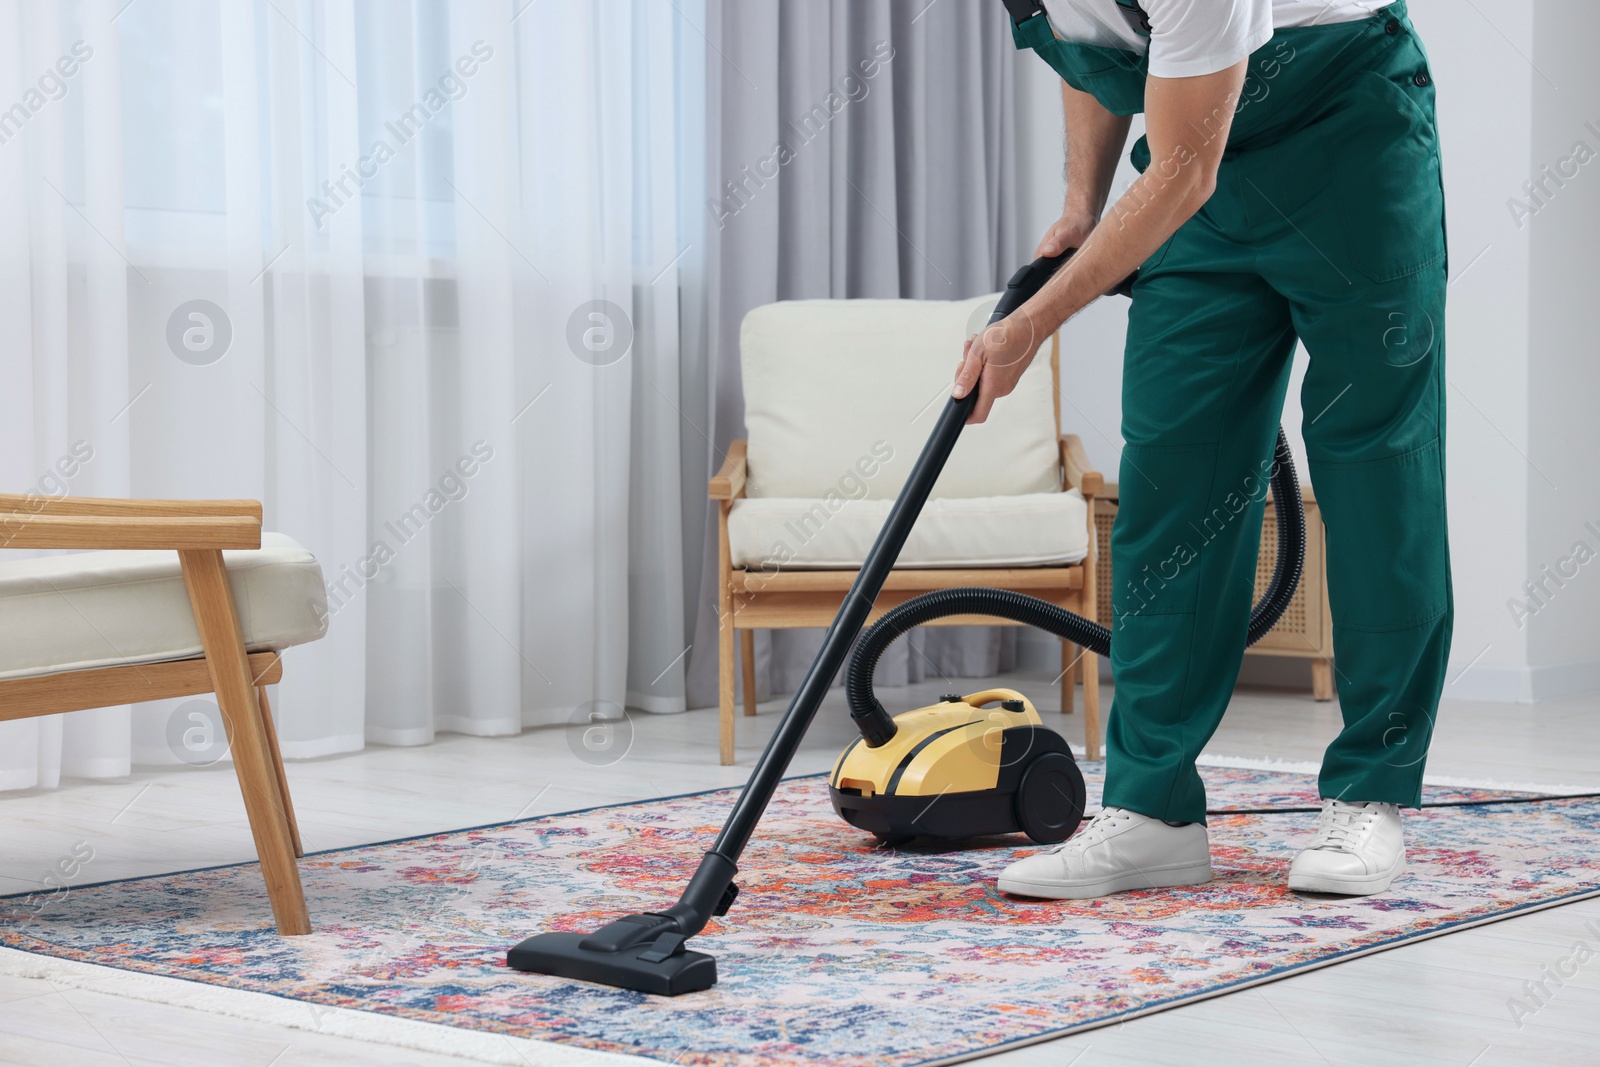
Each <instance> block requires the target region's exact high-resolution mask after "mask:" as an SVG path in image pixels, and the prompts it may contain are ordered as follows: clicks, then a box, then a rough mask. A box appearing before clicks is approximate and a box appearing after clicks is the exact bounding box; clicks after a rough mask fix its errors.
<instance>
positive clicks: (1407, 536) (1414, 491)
mask: <svg viewBox="0 0 1600 1067" xmlns="http://www.w3.org/2000/svg"><path fill="white" fill-rule="evenodd" d="M1440 446H1441V443H1440V442H1439V441H1438V440H1434V441H1432V442H1430V443H1429V444H1427V445H1424V446H1423V447H1421V448H1418V449H1416V450H1415V451H1412V452H1408V453H1405V454H1404V455H1400V456H1395V457H1393V458H1391V459H1384V460H1378V461H1375V462H1371V463H1360V464H1349V465H1346V464H1342V463H1327V462H1317V461H1312V463H1311V479H1312V484H1313V486H1314V487H1315V490H1316V494H1317V500H1318V502H1319V504H1320V505H1321V509H1322V515H1323V520H1324V521H1325V523H1326V524H1327V530H1328V548H1327V556H1328V600H1329V605H1330V606H1331V607H1332V609H1333V621H1334V625H1335V626H1336V627H1338V628H1348V629H1353V630H1368V631H1391V630H1403V629H1407V628H1409V627H1412V626H1416V625H1418V624H1419V623H1422V622H1426V621H1427V620H1429V619H1433V618H1436V617H1438V616H1439V615H1441V614H1443V612H1444V611H1445V609H1446V608H1447V607H1448V606H1449V603H1450V591H1449V590H1450V577H1449V575H1450V571H1449V554H1450V548H1449V538H1448V534H1447V531H1446V525H1445V495H1444V465H1443V463H1442V462H1441V459H1440V455H1439V449H1440Z"/></svg>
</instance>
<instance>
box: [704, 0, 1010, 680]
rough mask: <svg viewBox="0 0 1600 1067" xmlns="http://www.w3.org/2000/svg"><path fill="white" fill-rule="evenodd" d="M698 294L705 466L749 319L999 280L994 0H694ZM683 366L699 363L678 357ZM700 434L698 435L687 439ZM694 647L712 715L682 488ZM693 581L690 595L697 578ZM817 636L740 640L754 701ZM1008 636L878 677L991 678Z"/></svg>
mask: <svg viewBox="0 0 1600 1067" xmlns="http://www.w3.org/2000/svg"><path fill="white" fill-rule="evenodd" d="M705 34H706V40H707V42H708V43H709V44H710V46H711V47H710V48H708V49H707V52H706V89H707V98H708V101H709V106H710V107H711V108H712V115H711V116H710V121H709V124H708V128H709V134H708V137H707V140H708V144H707V146H706V158H707V179H708V180H707V185H708V186H709V187H710V188H711V189H712V191H713V198H712V199H711V200H710V201H709V202H708V203H707V205H706V211H707V216H708V220H707V225H708V229H707V233H708V238H709V247H708V249H707V258H706V262H707V275H706V277H707V295H706V301H705V307H704V314H703V317H701V316H697V315H696V316H688V317H686V323H685V326H686V329H687V331H688V332H689V334H690V336H689V337H686V346H685V352H686V356H685V359H684V367H685V370H684V373H685V375H686V376H687V375H690V374H703V375H704V377H703V378H701V379H700V380H701V381H703V382H705V383H707V385H708V388H707V390H706V391H705V393H704V396H703V407H702V406H701V403H700V402H695V401H692V400H689V399H688V398H689V397H690V396H691V392H692V390H691V389H689V388H688V381H687V380H686V381H685V385H686V389H685V394H684V395H685V397H686V403H687V404H688V405H689V406H688V407H687V408H686V410H685V411H684V415H685V421H686V423H689V424H692V427H691V428H690V429H686V431H685V432H686V434H689V435H691V436H690V437H689V438H686V444H687V446H688V447H689V448H691V449H692V448H694V447H695V444H696V443H695V441H694V440H693V439H692V435H693V434H696V433H702V436H703V440H702V441H700V442H699V446H698V447H699V448H700V449H701V450H702V452H703V453H704V454H705V456H706V464H705V467H706V469H707V470H708V471H709V470H714V469H715V467H716V466H717V465H718V464H719V463H720V462H721V455H722V452H723V450H724V449H725V448H726V447H727V444H728V442H729V441H731V440H733V439H735V438H738V437H740V436H742V435H743V433H744V421H743V407H742V403H741V392H740V380H739V378H740V376H739V348H738V336H739V323H740V320H741V319H742V318H743V317H744V314H745V313H746V312H747V311H749V310H750V309H751V308H753V307H757V306H759V305H761V304H766V303H770V302H772V301H775V300H788V299H803V298H817V297H902V298H922V299H938V300H948V299H958V298H962V297H967V296H974V295H978V294H981V293H985V292H992V291H994V290H995V289H997V288H998V287H999V286H1000V285H1002V284H1003V283H1004V280H1005V278H1006V277H1007V276H1008V275H1009V274H1010V273H1011V271H1012V270H1013V269H1014V268H1015V266H1016V262H1017V259H1018V256H1019V254H1020V253H1021V251H1022V250H1019V249H1018V248H1017V247H1016V239H1015V236H1014V235H1015V233H1016V229H1017V227H1016V225H1015V213H1016V207H1015V205H1016V194H1015V192H1014V189H1015V181H1014V179H1015V173H1014V171H1015V157H1016V146H1015V142H1014V136H1015V135H1014V125H1013V107H1012V72H1013V69H1014V68H1013V62H1014V56H1015V49H1014V48H1013V45H1012V42H1011V37H1010V32H1009V25H1008V23H1007V20H1006V18H1005V15H1004V9H1003V8H1002V7H1001V5H1000V4H999V3H998V2H997V0H932V2H930V0H903V2H902V0H888V2H884V0H878V2H859V0H856V2H846V0H826V2H824V0H708V3H707V10H706V24H705ZM696 350H698V351H699V352H700V353H703V358H704V360H705V363H704V365H703V366H696V365H695V363H694V361H693V360H692V359H691V358H690V357H689V356H688V355H687V353H689V352H693V351H696ZM700 427H704V430H703V432H702V431H701V430H700V429H699V428H700ZM684 494H685V500H684V505H685V507H684V513H685V514H686V515H695V516H698V517H699V523H698V524H697V527H696V528H692V529H690V530H688V531H686V533H687V535H688V536H686V538H685V542H684V543H685V545H686V546H698V547H699V552H698V554H697V556H698V558H695V559H693V560H690V559H686V560H685V574H686V577H688V578H690V579H691V581H690V584H688V586H687V587H688V588H690V589H693V588H696V587H697V586H698V588H699V591H700V592H699V596H698V598H697V599H696V600H695V601H694V602H693V603H692V604H691V605H690V615H691V618H690V619H689V620H686V621H688V622H689V623H690V625H689V630H690V632H692V633H693V634H694V642H693V645H692V646H691V655H690V659H689V676H688V695H689V703H690V705H691V706H704V705H707V704H712V703H715V701H716V698H717V689H716V678H717V671H716V658H717V640H716V634H717V619H716V591H715V574H716V567H715V564H716V545H715V537H714V532H715V525H714V514H715V513H714V512H713V511H712V510H711V509H710V508H709V507H708V505H707V503H706V500H705V481H704V480H703V479H698V480H694V479H685V483H684ZM696 578H697V586H696V582H695V579H696ZM820 640H821V631H816V630H790V631H763V632H760V633H758V634H757V637H756V654H757V661H756V662H757V678H758V684H757V689H758V695H759V696H761V697H763V698H765V697H766V696H767V695H769V694H770V693H772V692H785V691H789V690H792V689H794V688H795V687H796V686H797V685H798V684H799V682H800V679H801V678H802V676H803V675H804V673H805V670H806V668H807V667H808V666H809V665H810V663H811V660H812V658H813V657H814V655H815V653H816V649H817V647H818V645H819V643H820ZM1015 641H1016V631H1015V630H1014V629H1004V628H998V627H960V628H941V629H934V630H924V631H920V632H917V633H914V634H912V635H911V638H910V640H909V641H902V642H900V643H899V644H898V645H897V646H896V647H895V648H894V649H892V650H891V652H890V654H889V655H887V656H886V657H885V658H884V661H883V663H882V665H881V667H880V669H879V680H880V683H881V684H884V685H900V684H905V683H906V682H908V681H916V680H920V679H922V678H924V677H929V676H933V677H938V676H941V675H942V676H950V677H957V676H969V677H970V676H981V675H986V674H991V673H994V672H995V671H997V670H1006V669H1009V668H1010V667H1011V666H1012V663H1013V660H1014V656H1015Z"/></svg>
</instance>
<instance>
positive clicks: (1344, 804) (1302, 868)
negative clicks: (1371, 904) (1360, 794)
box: [1289, 799, 1406, 896]
mask: <svg viewBox="0 0 1600 1067" xmlns="http://www.w3.org/2000/svg"><path fill="white" fill-rule="evenodd" d="M1405 869H1406V843H1405V838H1404V836H1403V835H1402V834H1401V831H1400V807H1399V805H1397V804H1384V803H1382V802H1380V801H1376V800H1370V801H1360V802H1356V803H1352V802H1349V801H1344V800H1326V799H1325V800H1323V802H1322V814H1321V815H1319V816H1317V835H1316V837H1314V838H1312V840H1311V844H1309V845H1307V846H1306V847H1305V848H1304V849H1302V850H1301V851H1300V854H1299V855H1297V856H1296V857H1295V858H1294V862H1293V863H1291V864H1290V865H1289V888H1290V889H1293V890H1295V891H1296V892H1300V893H1345V894H1348V895H1351V896H1368V895H1370V894H1372V893H1382V892H1383V891H1384V890H1386V889H1388V888H1389V885H1390V883H1392V882H1393V881H1394V880H1395V876H1396V875H1398V874H1399V873H1400V872H1401V871H1403V870H1405Z"/></svg>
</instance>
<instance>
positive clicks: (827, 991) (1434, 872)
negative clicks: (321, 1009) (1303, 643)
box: [0, 764, 1600, 1067]
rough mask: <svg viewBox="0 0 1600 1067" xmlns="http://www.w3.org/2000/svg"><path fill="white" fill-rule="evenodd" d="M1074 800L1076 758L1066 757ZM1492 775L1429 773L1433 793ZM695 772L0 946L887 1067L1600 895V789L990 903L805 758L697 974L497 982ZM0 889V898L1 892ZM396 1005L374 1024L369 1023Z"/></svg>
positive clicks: (91, 902) (645, 854) (687, 862)
mask: <svg viewBox="0 0 1600 1067" xmlns="http://www.w3.org/2000/svg"><path fill="white" fill-rule="evenodd" d="M1085 769H1086V772H1087V776H1088V778H1089V795H1090V807H1091V810H1093V808H1095V807H1097V806H1098V799H1097V798H1098V795H1099V786H1100V780H1099V773H1100V767H1099V765H1094V764H1091V765H1087V766H1086V768H1085ZM1203 774H1204V776H1205V779H1206V784H1207V788H1208V789H1209V791H1210V802H1211V805H1212V806H1213V807H1240V808H1254V807H1264V806H1272V805H1304V804H1312V805H1314V804H1315V803H1316V799H1315V782H1314V781H1313V780H1312V779H1311V778H1309V777H1306V776H1303V775H1296V774H1284V773H1280V772H1273V771H1261V770H1236V769H1219V768H1205V769H1203ZM1507 795H1513V794H1506V793H1500V792H1495V791H1490V790H1460V789H1445V788H1433V789H1429V790H1428V800H1429V801H1430V802H1431V801H1436V800H1481V799H1489V798H1492V797H1497V796H1507ZM733 797H734V793H733V791H731V790H719V791H716V792H710V793H701V794H697V795H692V796H685V797H678V798H674V799H670V800H663V801H656V802H652V803H647V804H629V805H622V806H616V807H608V808H596V809H590V810H587V811H580V812H572V813H569V814H564V815H554V816H547V817H541V818H536V819H529V820H526V821H523V822H518V823H512V824H507V825H502V826H493V827H487V828H481V829H473V830H461V831H454V832H451V833H443V834H437V835H434V836H431V837H422V838H416V839H412V840H407V841H399V842H391V843H387V844H379V845H370V846H364V847H360V848H352V849H345V850H340V851H334V852H326V853H321V854H318V855H315V856H310V857H307V858H306V859H305V860H304V861H303V863H302V866H301V870H302V872H303V875H304V878H305V882H306V891H307V896H308V898H309V901H310V907H311V916H312V921H313V923H314V924H315V927H316V929H315V932H314V933H313V934H312V935H311V936H309V937H300V938H290V939H280V938H278V937H276V936H275V935H274V934H273V933H272V931H271V928H270V924H269V923H268V922H267V921H266V917H267V915H268V908H267V901H266V896H265V891H264V889H263V887H262V883H261V878H260V875H259V873H258V871H257V869H256V868H255V866H254V865H248V866H234V867H224V868H216V869H210V870H202V871H193V872H188V873H184V874H175V875H168V876H161V877H156V878H147V879H140V880H132V881H122V882H109V883H104V884H100V885H96V886H86V887H83V888H74V889H72V890H71V891H70V892H69V893H66V894H64V895H62V896H60V897H59V898H56V899H55V900H53V901H52V902H51V905H50V907H48V908H47V909H45V910H43V911H42V912H39V913H38V914H34V913H32V912H31V911H29V912H26V913H24V912H22V911H21V910H19V908H18V907H16V906H15V902H16V900H17V898H4V899H0V944H4V945H7V946H10V947H13V948H18V949H23V950H27V951H31V952H36V953H43V954H47V955H52V956H58V957H63V958H67V959H73V960H80V961H86V962H91V963H100V964H106V965H109V966H112V967H118V968H125V969H128V970H131V971H137V972H142V973H145V974H157V975H166V976H172V977H178V978H185V979H189V980H192V981H194V982H203V983H213V984H217V985H223V986H229V987H233V988H236V989H243V990H251V991H256V992H260V993H270V994H275V995H277V996H280V997H288V998H293V999H297V1000H301V1001H306V1002H310V1003H313V1004H318V1005H336V1006H340V1007H346V1008H355V1009H359V1010H363V1011H366V1012H375V1013H381V1014H387V1015H390V1016H398V1017H405V1018H410V1019H417V1020H424V1021H428V1022H434V1023H443V1024H446V1025H449V1026H454V1027H463V1028H469V1029H474V1030H479V1031H487V1032H491V1033H503V1034H514V1035H519V1036H524V1037H531V1038H536V1039H540V1040H547V1041H553V1042H558V1043H562V1044H566V1045H574V1046H580V1047H584V1048H591V1049H600V1050H607V1051H612V1052H624V1053H632V1054H636V1055H642V1056H647V1057H653V1058H657V1059H661V1060H665V1061H668V1062H671V1063H676V1064H684V1065H688V1064H704V1065H713V1064H715V1065H735V1064H738V1065H744V1064H757V1063H760V1064H786V1065H799V1064H829V1065H841V1067H866V1065H875V1067H876V1065H911V1064H926V1063H932V1062H938V1061H943V1060H952V1059H958V1058H961V1057H965V1056H971V1055H975V1054H977V1053H980V1052H982V1051H985V1050H987V1051H993V1050H995V1049H997V1048H1000V1047H1003V1046H1007V1045H1011V1044H1016V1043H1021V1042H1026V1041H1029V1040H1037V1039H1039V1038H1041V1037H1043V1036H1045V1035H1059V1034H1061V1033H1065V1032H1068V1031H1071V1030H1074V1029H1081V1028H1085V1027H1090V1026H1095V1025H1101V1024H1104V1023H1106V1022H1110V1021H1115V1020H1116V1019H1118V1018H1120V1017H1125V1016H1126V1015H1128V1014H1129V1013H1135V1012H1146V1011H1150V1010H1156V1009H1159V1008H1163V1007H1170V1006H1173V1005H1176V1004H1179V1003H1182V1002H1184V1001H1187V1000H1192V999H1195V998H1198V997H1202V996H1207V995H1211V994H1215V993H1218V992H1222V991H1226V990H1228V989H1230V988H1234V987H1237V986H1240V985H1241V984H1245V983H1250V982H1256V981H1261V980H1265V979H1270V978H1276V977H1282V976H1284V975H1287V974H1290V973H1293V972H1295V971H1298V970H1304V969H1308V968H1311V967H1314V966H1318V965H1321V964H1325V963H1329V962H1332V961H1335V960H1338V959H1340V958H1341V957H1347V956H1349V955H1352V954H1356V953H1361V952H1365V951H1371V950H1373V949H1375V948H1382V947H1387V946H1392V945H1395V944H1398V943H1400V942H1404V941H1407V940H1410V939H1414V938H1419V937H1424V936H1428V935H1430V934H1436V933H1441V932H1445V931H1448V930H1450V929H1452V928H1455V927H1459V926H1462V925H1466V924H1472V923H1478V922H1483V921H1489V920H1492V919H1495V918H1504V917H1506V916H1508V915H1511V914H1513V913H1515V912H1518V911H1521V910H1527V909H1529V908H1535V907H1539V906H1543V905H1547V904H1549V903H1552V902H1555V901H1559V900H1564V899H1573V898H1576V897H1579V896H1585V895H1589V894H1593V893H1596V892H1600V861H1597V860H1596V859H1595V857H1594V853H1593V841H1594V839H1595V833H1596V831H1597V830H1600V801H1597V800H1567V801H1546V802H1540V803H1535V804H1512V805H1501V806H1492V807H1457V808H1440V809H1431V810H1427V811H1424V812H1413V813H1410V814H1409V815H1408V817H1407V834H1408V839H1409V842H1410V851H1409V856H1410V868H1409V872H1408V873H1407V875H1406V876H1405V877H1404V878H1403V880H1401V881H1400V882H1397V883H1396V885H1395V887H1394V889H1393V890H1392V891H1391V892H1389V893H1388V894H1385V895H1382V896H1379V897H1375V898H1365V899H1358V898H1345V899H1340V898H1315V899H1313V898H1300V897H1296V896H1295V895H1293V894H1290V893H1288V892H1287V891H1286V890H1285V889H1284V886H1283V879H1284V873H1285V870H1286V868H1287V865H1288V862H1289V859H1290V857H1291V856H1292V855H1293V852H1294V849H1295V847H1296V842H1297V841H1299V840H1303V839H1304V838H1305V836H1306V835H1307V832H1308V830H1309V827H1310V826H1311V824H1312V821H1313V819H1314V816H1311V815H1305V814H1298V815H1297V814H1274V815H1233V816H1218V817H1213V819H1212V824H1211V840H1212V852H1213V856H1214V861H1215V868H1216V872H1217V878H1216V880H1215V881H1214V882H1212V883H1211V884H1209V885H1206V886H1201V887H1197V888H1194V889H1177V890H1157V891H1152V892H1147V893H1128V894H1123V895H1120V896H1116V897H1112V898H1108V899H1106V900H1101V901H1092V902H1087V903H1081V904H1075V903H1068V902H1060V903H1056V902H1050V903H1040V902H1033V901H1025V900H1021V899H1016V898H1009V897H1006V896H1003V895H1001V894H999V893H997V892H996V891H995V889H994V878H995V875H996V873H997V872H998V871H999V870H1000V869H1001V868H1002V867H1003V866H1005V865H1006V864H1007V863H1009V862H1011V861H1012V860H1013V859H1015V858H1017V857H1018V856H1021V855H1024V854H1026V853H1027V852H1028V851H1029V850H1030V849H1029V848H1027V847H1023V846H1024V845H1026V844H1027V843H1026V841H1025V840H1024V839H1022V838H1004V839H999V838H996V839H991V840H988V841H985V842H983V843H981V845H980V847H975V848H970V849H968V850H964V851H953V850H948V851H942V850H937V849H918V848H915V847H913V848H910V849H905V850H901V851H899V852H890V851H886V850H876V851H875V850H874V849H873V848H872V841H871V839H870V838H868V837H866V836H865V835H863V834H861V833H860V832H858V831H855V830H853V829H851V828H850V827H848V826H845V825H844V824H843V823H841V822H840V821H839V820H838V819H837V818H836V817H835V816H834V815H833V813H832V811H831V809H830V808H829V806H828V800H827V792H826V786H825V782H824V779H822V778H820V777H811V778H799V779H792V780H790V781H788V782H786V783H785V784H784V785H783V786H782V787H781V788H780V790H779V793H778V797H777V799H776V800H775V802H774V804H773V806H772V808H771V810H770V811H769V812H768V814H767V816H766V818H765V820H764V821H763V822H762V824H761V828H760V830H759V831H758V833H757V835H756V838H755V841H754V843H753V845H752V846H751V848H750V850H749V852H748V853H747V854H746V856H745V866H744V868H743V870H742V871H741V872H740V877H739V882H740V885H741V887H742V889H743V892H742V894H741V896H740V898H739V902H738V905H737V906H736V907H735V909H734V911H733V912H732V913H730V915H728V916H727V917H726V918H725V919H723V920H720V921H719V923H718V924H716V925H713V926H712V927H711V928H710V929H708V930H707V932H706V933H705V934H704V935H702V936H701V937H699V938H697V939H696V941H695V947H697V948H699V949H701V950H703V951H707V952H711V953H713V954H714V955H715V956H716V957H717V964H718V970H719V973H720V975H721V981H720V983H719V984H718V985H717V986H716V987H715V988H713V989H712V990H710V991H708V992H705V993H699V994H692V995H689V996H685V997H680V998H677V999H664V998H652V997H646V996H644V995H642V994H635V993H628V992H622V991H619V990H614V989H609V988H605V987H600V986H591V985H584V984H580V983H573V982H564V981H560V980H556V979H550V978H545V977H541V976H534V975H522V974H518V973H516V972H513V971H509V970H507V969H506V967H505V966H504V956H505V950H506V948H507V947H508V946H509V945H511V944H513V943H514V942H516V941H517V940H519V939H520V938H522V937H524V936H526V935H528V934H530V933H534V932H537V931H539V930H541V929H546V928H554V929H565V930H585V929H593V928H594V927H596V926H599V925H601V924H603V923H604V922H606V921H607V920H609V919H610V918H613V917H615V916H616V915H618V914H622V913H626V912H632V911H641V910H647V909H651V908H660V907H663V906H665V905H667V904H669V903H671V902H672V901H673V900H674V899H675V898H676V896H677V892H678V890H679V888H680V887H681V886H682V885H683V883H684V881H685V880H686V879H687V877H688V876H689V874H690V872H691V871H692V870H693V868H694V866H695V864H696V863H697V861H698V859H699V856H700V853H701V852H702V851H703V850H704V849H705V848H706V847H707V846H708V843H709V842H710V841H711V840H712V838H713V837H714V836H715V833H716V831H717V829H718V827H719V826H720V824H721V821H722V819H723V817H724V816H725V814H726V813H727V811H728V808H729V806H730V804H731V803H732V800H733ZM8 901H9V902H10V903H11V906H7V905H8ZM391 1025H392V1024H391Z"/></svg>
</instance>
